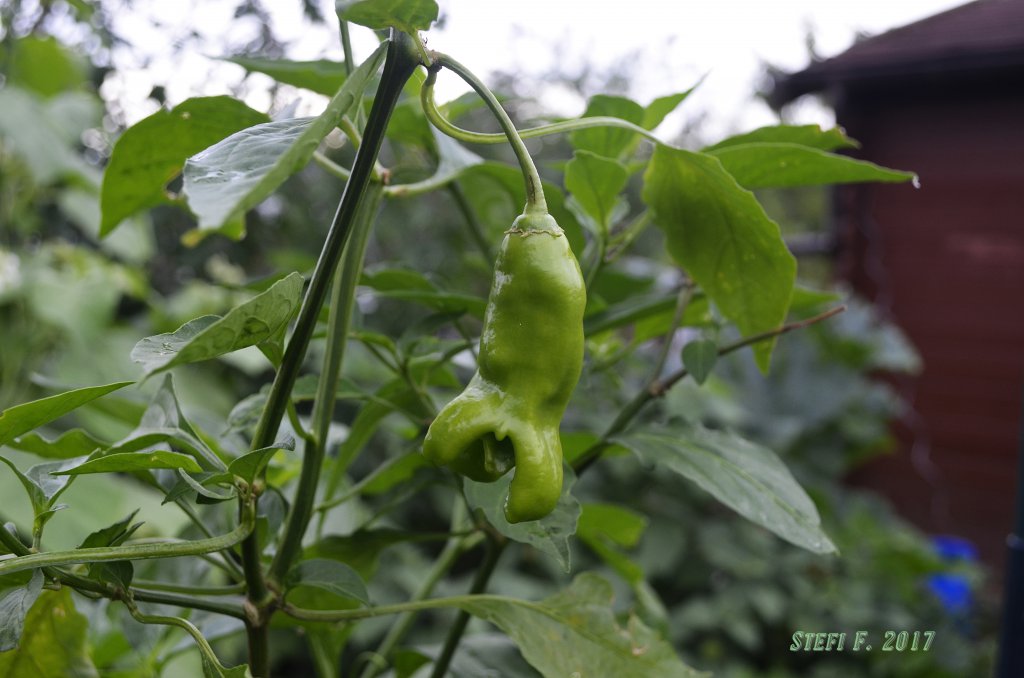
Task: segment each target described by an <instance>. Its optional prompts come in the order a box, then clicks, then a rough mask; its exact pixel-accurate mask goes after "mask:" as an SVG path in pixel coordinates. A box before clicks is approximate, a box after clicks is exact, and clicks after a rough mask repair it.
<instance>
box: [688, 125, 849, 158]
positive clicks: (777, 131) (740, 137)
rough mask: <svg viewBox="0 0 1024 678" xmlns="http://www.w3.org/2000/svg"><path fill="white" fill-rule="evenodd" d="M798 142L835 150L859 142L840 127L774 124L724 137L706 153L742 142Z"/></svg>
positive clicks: (824, 149) (798, 143) (812, 146)
mask: <svg viewBox="0 0 1024 678" xmlns="http://www.w3.org/2000/svg"><path fill="white" fill-rule="evenodd" d="M759 143H773V144H797V145H799V146H808V147H810V148H817V149H820V150H822V151H834V150H837V149H840V148H857V147H858V146H859V144H858V143H857V142H856V141H854V140H853V139H851V138H850V137H848V136H846V133H845V132H844V131H843V130H842V128H840V127H833V128H831V129H828V130H823V129H821V127H819V126H818V125H772V126H769V127H761V128H758V129H755V130H754V131H752V132H746V133H744V134H737V135H736V136H733V137H729V138H728V139H723V140H722V141H719V142H718V143H717V144H713V145H711V146H708V147H706V148H705V149H704V152H705V153H708V152H711V151H717V150H720V149H723V148H728V147H730V146H739V145H741V144H759Z"/></svg>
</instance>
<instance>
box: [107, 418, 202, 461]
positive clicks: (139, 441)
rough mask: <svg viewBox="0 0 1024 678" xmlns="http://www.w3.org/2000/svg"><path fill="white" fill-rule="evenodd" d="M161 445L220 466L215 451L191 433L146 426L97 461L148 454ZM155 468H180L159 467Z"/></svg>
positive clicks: (136, 430) (123, 439) (132, 433)
mask: <svg viewBox="0 0 1024 678" xmlns="http://www.w3.org/2000/svg"><path fill="white" fill-rule="evenodd" d="M161 444H166V445H169V446H173V447H177V448H179V449H180V450H182V451H184V452H185V453H187V454H189V455H191V456H192V457H193V458H194V459H195V460H196V461H199V462H206V465H207V466H211V465H212V466H218V464H217V462H216V458H217V457H216V455H215V454H214V453H213V451H212V450H210V448H208V447H207V446H206V444H205V443H203V442H202V441H201V440H199V439H198V438H197V437H196V436H195V435H193V434H192V433H190V432H189V431H186V430H184V429H180V428H149V427H148V426H146V425H143V426H140V427H139V428H137V429H135V430H134V431H132V432H131V433H129V434H128V435H127V436H125V437H124V438H122V439H121V440H119V441H118V442H117V443H115V444H114V445H112V446H111V447H108V448H107V449H106V450H104V451H103V456H102V457H98V458H97V461H98V460H99V459H101V458H106V457H111V456H117V457H120V456H122V455H124V454H128V453H141V454H146V452H147V451H148V450H149V449H150V448H153V447H155V446H157V445H161ZM140 463H142V462H140ZM154 468H178V467H177V466H171V467H164V466H157V467H154Z"/></svg>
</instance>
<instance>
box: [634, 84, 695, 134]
mask: <svg viewBox="0 0 1024 678" xmlns="http://www.w3.org/2000/svg"><path fill="white" fill-rule="evenodd" d="M699 85H700V83H697V84H696V85H694V86H693V87H691V88H690V89H688V90H686V91H685V92H678V93H676V94H669V95H667V96H663V97H658V98H657V99H655V100H654V101H652V102H651V103H649V104H647V108H645V109H644V118H643V122H641V123H640V124H641V125H642V126H643V128H644V129H654V128H655V127H657V126H658V125H660V124H661V123H662V121H664V120H665V118H666V117H667V116H668V114H669V113H671V112H672V111H674V110H676V108H677V107H678V106H679V104H681V103H683V101H685V100H686V97H688V96H690V94H692V93H693V90H695V89H697V87H698V86H699Z"/></svg>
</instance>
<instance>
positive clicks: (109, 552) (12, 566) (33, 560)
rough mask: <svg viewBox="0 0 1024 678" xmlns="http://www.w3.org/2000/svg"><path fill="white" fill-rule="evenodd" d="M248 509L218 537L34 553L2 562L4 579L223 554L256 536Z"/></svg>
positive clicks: (252, 513) (0, 568)
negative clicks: (37, 571)
mask: <svg viewBox="0 0 1024 678" xmlns="http://www.w3.org/2000/svg"><path fill="white" fill-rule="evenodd" d="M245 506H246V507H247V508H246V509H245V510H244V511H243V513H242V520H241V521H240V522H239V524H238V527H236V528H235V529H233V530H231V532H228V533H227V534H223V535H220V536H218V537H213V538H211V539H198V540H196V541H184V542H180V543H174V544H135V545H131V546H105V547H98V548H86V549H73V550H70V551H50V552H46V553H33V554H31V555H25V556H18V557H17V558H12V559H10V560H5V561H3V562H0V576H3V575H5V574H11V573H12V572H21V571H22V570H31V569H34V568H37V567H58V566H61V565H75V564H80V563H109V562H113V561H117V560H146V559H153V558H176V557H179V556H197V555H201V554H203V553H214V552H216V551H223V550H225V549H229V548H231V547H232V546H234V545H235V544H237V543H239V542H241V541H242V540H243V539H245V538H246V537H248V536H249V534H250V533H251V532H252V529H253V526H254V525H255V524H256V513H255V510H254V509H253V507H252V503H251V502H247V503H246V504H245Z"/></svg>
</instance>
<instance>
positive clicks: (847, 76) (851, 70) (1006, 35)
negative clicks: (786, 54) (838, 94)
mask: <svg viewBox="0 0 1024 678" xmlns="http://www.w3.org/2000/svg"><path fill="white" fill-rule="evenodd" d="M992 69H999V70H1005V69H1010V70H1015V71H1017V72H1019V73H1022V74H1024V0H977V1H976V2H971V3H969V4H966V5H962V6H960V7H956V8H954V9H951V10H948V11H946V12H942V13H941V14H936V15H934V16H931V17H928V18H926V19H922V20H921V21H917V22H915V23H912V24H908V25H907V26H903V27H901V28H896V29H893V30H891V31H888V32H886V33H882V34H880V35H877V36H874V37H872V38H869V39H867V40H864V41H862V42H858V43H857V44H855V45H853V47H851V48H850V49H848V50H846V51H845V52H843V53H842V54H840V55H838V56H836V57H833V58H831V59H826V60H824V61H818V62H816V63H813V64H811V65H810V66H809V67H807V68H806V69H804V70H802V71H799V72H797V73H793V74H786V75H782V76H778V77H776V78H775V85H774V87H773V90H772V92H771V94H770V96H769V102H770V103H771V104H772V105H773V106H775V107H776V108H777V107H780V106H782V105H783V104H785V103H787V102H789V101H792V100H793V99H795V98H797V97H798V96H801V95H803V94H808V93H811V92H817V91H820V90H823V89H828V88H830V87H832V86H835V85H843V84H848V83H852V82H865V81H871V80H880V79H887V80H892V79H900V78H908V77H912V76H919V75H925V74H929V75H931V74H941V75H958V76H962V75H964V74H968V73H971V72H977V71H988V70H992Z"/></svg>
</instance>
